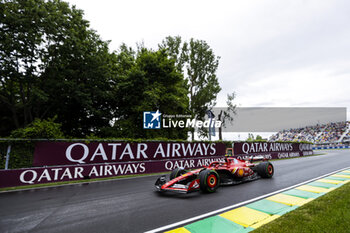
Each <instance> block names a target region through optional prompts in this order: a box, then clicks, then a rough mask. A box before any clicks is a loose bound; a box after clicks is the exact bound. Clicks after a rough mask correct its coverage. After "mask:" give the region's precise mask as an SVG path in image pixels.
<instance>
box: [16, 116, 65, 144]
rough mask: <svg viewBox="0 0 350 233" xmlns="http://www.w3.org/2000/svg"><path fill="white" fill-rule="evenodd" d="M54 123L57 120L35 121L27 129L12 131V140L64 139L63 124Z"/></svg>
mask: <svg viewBox="0 0 350 233" xmlns="http://www.w3.org/2000/svg"><path fill="white" fill-rule="evenodd" d="M54 121H55V118H50V119H48V120H40V119H35V120H34V121H33V122H32V123H30V124H28V125H27V127H25V128H20V129H16V130H14V131H12V132H11V135H10V136H11V137H12V138H40V139H43V138H47V139H52V138H63V137H64V136H63V133H62V131H61V124H59V123H55V122H54Z"/></svg>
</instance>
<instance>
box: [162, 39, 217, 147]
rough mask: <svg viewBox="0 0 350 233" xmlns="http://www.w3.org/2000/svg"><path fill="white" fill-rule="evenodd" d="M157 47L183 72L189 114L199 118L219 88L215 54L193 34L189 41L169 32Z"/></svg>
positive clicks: (212, 102)
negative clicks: (172, 35) (186, 88)
mask: <svg viewBox="0 0 350 233" xmlns="http://www.w3.org/2000/svg"><path fill="white" fill-rule="evenodd" d="M159 47H160V48H161V49H166V50H167V52H168V55H169V57H170V58H172V59H174V60H175V61H176V67H177V69H178V70H181V71H182V72H183V73H184V74H185V78H186V80H187V84H188V85H187V86H188V92H189V101H190V104H189V109H190V113H191V114H192V117H193V118H195V119H199V120H203V119H204V117H205V114H206V111H207V110H208V109H211V108H212V107H213V106H214V105H215V100H216V95H217V94H218V93H219V92H220V90H221V88H220V86H219V82H218V78H217V76H216V71H217V68H218V66H219V57H216V56H215V54H214V52H213V50H212V49H211V48H210V46H209V45H208V44H207V43H206V42H205V41H203V40H195V39H193V38H192V39H191V40H190V42H182V41H181V37H179V36H177V37H170V36H169V37H167V38H166V39H165V40H164V41H163V42H162V44H160V45H159ZM203 130H204V133H205V129H200V131H203ZM200 134H201V132H200ZM193 139H194V133H193V131H192V140H193Z"/></svg>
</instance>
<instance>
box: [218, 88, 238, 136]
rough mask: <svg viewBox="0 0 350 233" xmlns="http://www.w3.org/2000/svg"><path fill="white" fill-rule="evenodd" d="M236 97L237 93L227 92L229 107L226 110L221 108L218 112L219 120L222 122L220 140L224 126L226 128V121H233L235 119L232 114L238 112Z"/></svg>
mask: <svg viewBox="0 0 350 233" xmlns="http://www.w3.org/2000/svg"><path fill="white" fill-rule="evenodd" d="M235 97H236V95H235V93H232V94H227V100H226V104H227V108H226V110H220V113H219V114H218V120H219V121H221V122H222V124H221V126H220V128H219V140H222V127H224V128H226V123H227V122H230V123H231V122H232V121H233V116H232V115H234V114H236V105H234V104H233V100H234V99H235Z"/></svg>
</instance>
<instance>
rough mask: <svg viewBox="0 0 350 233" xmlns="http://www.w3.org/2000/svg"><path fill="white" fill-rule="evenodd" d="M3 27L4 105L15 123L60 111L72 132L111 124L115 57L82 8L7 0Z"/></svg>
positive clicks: (0, 90)
mask: <svg viewBox="0 0 350 233" xmlns="http://www.w3.org/2000/svg"><path fill="white" fill-rule="evenodd" d="M0 32H1V33H0V40H1V41H2V42H1V44H0V77H1V78H0V81H1V83H0V100H1V103H0V106H2V107H5V109H4V111H5V112H6V115H4V117H3V118H5V120H7V121H9V122H11V124H9V127H10V128H12V129H13V128H14V129H17V128H21V127H25V126H26V125H28V124H29V123H30V122H32V121H33V120H34V119H35V118H38V119H46V118H50V117H53V116H55V115H57V121H58V122H60V123H62V130H63V131H64V132H65V134H67V135H71V136H84V135H88V134H90V133H91V132H96V131H98V128H99V127H106V126H109V121H110V119H112V116H113V111H114V109H116V106H115V103H114V101H113V94H114V93H113V91H114V84H115V73H114V72H115V69H116V68H115V67H114V65H113V64H114V60H115V59H116V58H115V55H114V54H111V53H109V51H108V43H107V42H104V41H102V40H101V39H100V38H99V36H98V35H97V34H96V33H95V32H94V31H93V30H91V29H89V22H88V21H86V20H84V19H83V12H82V11H81V10H77V9H76V8H75V7H70V6H69V5H68V3H66V2H62V1H59V0H57V1H44V0H29V1H27V0H14V1H4V0H2V1H1V8H0ZM1 130H3V131H2V132H1V134H4V133H3V132H9V131H10V130H9V129H8V128H7V129H1Z"/></svg>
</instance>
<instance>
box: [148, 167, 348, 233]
mask: <svg viewBox="0 0 350 233" xmlns="http://www.w3.org/2000/svg"><path fill="white" fill-rule="evenodd" d="M349 168H350V167H346V168H342V169H339V170H337V171H334V172H330V173H328V174H325V175H322V176H319V177H316V178H313V179H311V180H308V181H304V182H301V183H299V184H296V185H293V186H290V187H288V188H284V189H280V190H277V191H275V192H272V193H268V194H265V195H262V196H259V197H256V198H253V199H250V200H247V201H243V202H240V203H237V204H234V205H231V206H227V207H224V208H222V209H219V210H214V211H212V212H209V213H206V214H202V215H199V216H196V217H193V218H189V219H186V220H183V221H180V222H176V223H173V224H169V225H166V226H163V227H159V228H157V229H154V230H150V231H146V232H145V233H155V232H160V231H165V230H169V229H171V228H175V227H177V226H179V225H185V224H186V223H189V222H194V221H196V220H199V219H202V218H206V217H210V216H212V215H216V214H218V213H221V212H224V211H227V210H230V209H234V208H236V207H239V206H242V205H246V204H249V203H251V202H254V201H257V200H260V199H263V198H266V197H268V196H272V195H274V194H277V193H281V192H284V191H287V190H289V189H293V188H295V187H298V186H301V185H304V184H307V183H310V182H312V181H315V180H318V179H322V178H324V177H326V176H330V175H332V174H335V173H338V172H341V171H343V170H346V169H349ZM214 195H215V194H214Z"/></svg>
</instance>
